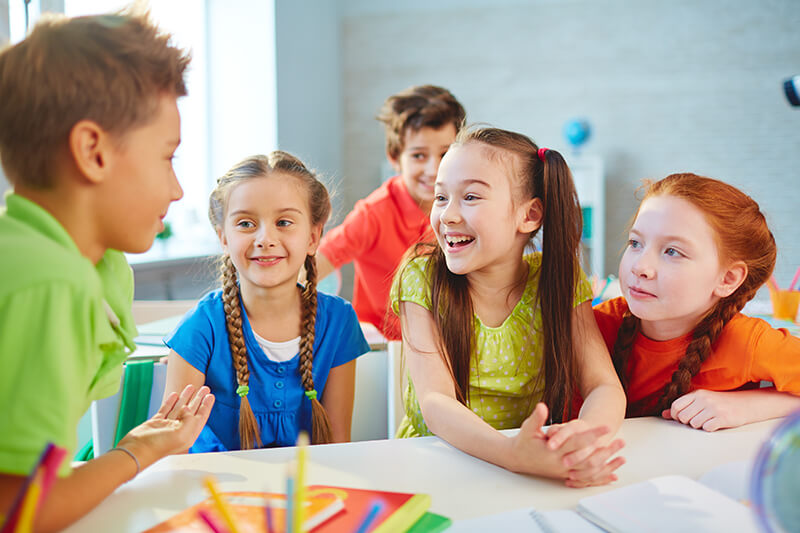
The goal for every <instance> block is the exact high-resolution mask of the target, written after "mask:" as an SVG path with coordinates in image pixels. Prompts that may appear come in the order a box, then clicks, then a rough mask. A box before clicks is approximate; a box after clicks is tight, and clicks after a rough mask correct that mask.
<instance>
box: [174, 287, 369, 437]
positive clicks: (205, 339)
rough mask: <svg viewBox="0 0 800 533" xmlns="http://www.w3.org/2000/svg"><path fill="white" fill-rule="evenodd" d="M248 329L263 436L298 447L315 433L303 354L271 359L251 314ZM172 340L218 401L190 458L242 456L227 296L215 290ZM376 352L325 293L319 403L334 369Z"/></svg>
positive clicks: (318, 340) (317, 343)
mask: <svg viewBox="0 0 800 533" xmlns="http://www.w3.org/2000/svg"><path fill="white" fill-rule="evenodd" d="M242 316H243V317H244V320H243V324H242V330H243V334H244V342H245V346H246V348H247V359H248V368H249V370H250V383H249V387H250V392H249V394H248V395H247V399H248V400H249V401H250V406H251V407H252V409H253V414H254V415H255V417H256V420H257V421H258V427H259V428H260V430H261V442H262V444H263V445H264V446H293V445H294V444H295V442H296V440H297V435H298V433H299V431H300V430H305V431H308V432H309V433H310V432H311V401H310V400H309V399H308V398H306V396H305V394H304V392H305V391H304V389H303V386H302V383H301V381H300V372H299V360H300V356H299V354H295V356H294V357H293V358H291V359H290V360H289V361H285V362H282V363H278V362H275V361H272V360H270V359H268V358H267V356H266V355H265V354H264V352H263V351H262V350H261V347H260V346H259V345H258V343H257V342H256V339H255V337H254V336H253V330H252V329H251V328H250V321H249V320H248V318H247V313H246V312H245V310H244V308H242ZM164 342H165V344H166V345H167V346H169V347H170V348H171V349H172V350H174V351H175V352H176V353H177V354H178V355H180V356H181V357H182V358H183V359H185V360H186V362H188V363H189V364H190V365H192V366H193V367H195V368H196V369H197V370H199V371H200V372H203V373H204V374H205V375H206V382H205V384H206V385H208V387H209V388H210V389H211V392H212V393H214V396H216V401H215V403H214V407H213V409H212V410H211V416H209V418H208V423H207V424H206V427H205V428H204V429H203V431H202V432H201V433H200V436H199V437H198V438H197V441H196V442H195V444H194V445H193V446H192V448H191V449H190V450H189V451H190V452H210V451H226V450H239V449H241V444H240V441H239V396H238V395H237V394H236V388H237V387H238V385H237V383H236V376H235V372H234V369H233V361H232V359H231V350H230V344H229V343H228V332H227V329H226V327H225V312H224V310H223V304H222V290H221V289H220V290H216V291H213V292H210V293H209V294H207V295H206V296H204V297H203V299H202V300H200V301H199V302H198V304H197V306H196V307H195V308H194V309H192V310H191V311H189V312H188V313H187V314H186V316H184V317H183V320H182V321H181V323H180V324H179V325H178V327H177V328H176V329H175V331H173V332H172V333H171V334H170V335H168V336H167V337H166V338H165V339H164ZM368 351H369V345H368V344H367V341H366V340H365V339H364V334H363V333H362V332H361V327H360V326H359V324H358V318H356V314H355V311H353V308H352V306H351V305H350V303H349V302H347V301H346V300H343V299H342V298H339V297H338V296H331V295H329V294H325V293H321V292H318V293H317V321H316V326H315V338H314V364H313V371H312V374H313V376H314V387H315V388H316V390H317V394H318V395H319V398H324V395H325V383H326V381H327V379H328V373H329V372H330V370H331V368H333V367H336V366H339V365H343V364H345V363H347V362H349V361H351V360H353V359H355V358H356V357H358V356H360V355H363V354H364V353H366V352H368Z"/></svg>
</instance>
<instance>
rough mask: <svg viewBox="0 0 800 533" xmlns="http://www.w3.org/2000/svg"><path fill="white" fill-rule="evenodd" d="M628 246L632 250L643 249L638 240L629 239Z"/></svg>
mask: <svg viewBox="0 0 800 533" xmlns="http://www.w3.org/2000/svg"><path fill="white" fill-rule="evenodd" d="M628 246H629V247H630V248H641V247H642V244H641V243H640V242H639V241H637V240H636V239H628Z"/></svg>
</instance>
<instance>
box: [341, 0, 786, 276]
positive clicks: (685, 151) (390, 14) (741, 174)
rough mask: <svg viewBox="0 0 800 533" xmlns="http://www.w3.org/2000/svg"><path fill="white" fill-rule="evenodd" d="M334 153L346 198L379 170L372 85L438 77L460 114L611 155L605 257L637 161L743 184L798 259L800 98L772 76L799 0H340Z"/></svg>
mask: <svg viewBox="0 0 800 533" xmlns="http://www.w3.org/2000/svg"><path fill="white" fill-rule="evenodd" d="M343 6H344V7H343V13H342V16H343V26H342V38H343V41H342V42H343V59H342V60H343V69H344V70H343V98H344V124H345V128H344V165H343V172H344V175H345V176H347V180H348V181H347V185H348V187H347V189H346V191H347V198H346V201H347V203H348V205H352V203H353V202H355V200H356V199H358V198H360V197H361V196H363V195H365V194H366V193H368V192H369V191H370V190H372V189H373V188H374V187H375V186H377V183H378V179H379V175H380V165H381V163H382V159H383V155H382V154H383V135H382V131H381V128H380V125H379V124H378V123H377V122H376V121H375V120H374V118H373V117H374V115H375V113H376V111H377V109H378V108H379V107H380V104H381V102H382V101H383V99H384V98H385V97H386V96H388V95H389V94H391V93H393V92H396V91H398V90H400V89H403V88H405V87H408V86H410V85H413V84H419V83H434V84H440V85H443V86H445V87H448V88H449V89H451V90H452V91H453V93H454V94H455V95H456V96H457V97H458V98H459V99H460V100H461V101H462V103H463V104H464V105H465V107H466V109H467V115H468V120H470V121H484V122H489V123H492V124H493V125H496V126H499V127H503V128H508V129H513V130H518V131H521V132H524V133H526V134H528V135H530V136H531V137H533V139H534V140H536V141H537V142H538V143H540V144H542V145H546V146H549V147H552V148H556V149H559V150H566V149H567V147H566V142H565V141H564V139H563V138H562V135H561V128H562V125H563V123H564V121H565V120H567V119H568V118H570V117H573V116H576V115H579V116H586V117H587V118H588V119H589V120H590V121H591V123H592V125H593V126H594V137H593V139H592V140H591V142H590V144H589V145H588V147H587V151H588V152H591V153H596V154H598V155H600V156H602V157H603V158H604V159H605V162H606V171H607V180H608V181H607V188H606V190H607V206H608V211H607V213H608V225H607V230H606V243H607V246H606V249H607V250H608V251H607V254H606V261H605V263H606V269H607V270H608V271H610V272H615V271H616V270H617V262H618V254H617V252H618V251H619V250H620V249H621V247H622V245H623V242H624V237H623V232H624V230H625V226H626V223H627V221H628V219H629V217H630V216H631V215H632V213H633V210H634V208H635V205H636V202H635V199H634V196H633V190H634V188H635V187H636V185H637V184H638V183H639V180H640V179H641V178H644V177H654V178H659V177H663V176H665V175H667V174H668V173H671V172H676V171H694V172H697V173H701V174H706V175H709V176H713V177H716V178H720V179H723V180H725V181H728V182H730V183H732V184H734V185H736V186H738V187H740V188H742V189H744V190H745V191H747V192H748V193H750V194H751V195H752V196H753V197H754V198H755V199H756V200H757V201H758V202H759V203H760V204H761V207H762V209H763V210H764V211H765V212H766V213H767V215H768V219H769V221H770V224H771V227H772V229H773V232H774V233H775V236H776V239H777V241H778V247H779V258H778V268H777V272H776V273H777V276H778V278H779V281H780V282H781V283H783V284H787V283H788V281H789V280H790V279H791V276H792V274H793V273H794V269H795V268H796V267H797V265H798V264H800V239H798V238H797V233H796V231H797V230H796V227H797V224H796V222H795V220H796V218H797V217H796V214H795V213H796V210H797V205H798V203H800V188H798V183H800V181H799V180H798V178H799V177H800V176H799V175H798V174H799V173H800V172H799V171H798V169H800V109H792V108H790V107H789V106H788V104H787V103H786V102H785V99H784V96H783V94H782V88H781V83H782V80H783V79H784V78H786V77H788V76H790V75H794V74H798V73H800V31H798V29H800V3H798V2H797V0H763V1H760V2H751V1H749V0H729V1H727V2H713V1H702V2H698V1H696V0H674V1H672V2H667V3H665V2H660V1H657V0H641V1H639V2H630V1H626V0H607V1H605V2H593V1H591V0H559V1H556V0H529V1H521V0H491V1H490V0H468V1H456V0H441V1H438V2H425V1H423V0H411V1H407V2H403V3H402V4H401V3H397V2H394V1H391V0H369V1H368V0H345V1H344V4H343Z"/></svg>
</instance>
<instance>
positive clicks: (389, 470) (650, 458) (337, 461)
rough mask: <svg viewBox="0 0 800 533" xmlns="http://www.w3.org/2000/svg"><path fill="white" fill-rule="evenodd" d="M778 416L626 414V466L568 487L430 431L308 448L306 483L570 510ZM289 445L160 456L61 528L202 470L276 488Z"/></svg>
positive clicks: (473, 505)
mask: <svg viewBox="0 0 800 533" xmlns="http://www.w3.org/2000/svg"><path fill="white" fill-rule="evenodd" d="M777 423H778V421H768V422H761V423H758V424H751V425H749V426H744V427H741V428H736V429H730V430H723V431H718V432H716V433H706V432H703V431H699V430H696V429H692V428H690V427H686V426H683V425H681V424H678V423H677V422H672V421H666V420H660V419H657V418H639V419H631V420H626V421H625V422H624V423H623V426H622V428H621V429H620V431H619V436H620V437H622V438H623V439H624V440H625V442H626V443H627V444H626V447H625V448H624V449H623V456H624V457H625V459H626V460H627V463H626V464H625V465H624V466H622V467H621V468H620V469H619V470H618V474H619V478H620V479H619V481H617V482H616V483H613V484H611V485H608V486H606V487H594V488H589V489H569V488H566V487H564V486H563V485H562V484H561V483H559V482H556V481H551V480H546V479H540V478H536V477H532V476H525V475H519V474H513V473H511V472H508V471H506V470H503V469H501V468H498V467H496V466H494V465H491V464H489V463H486V462H483V461H480V460H478V459H475V458H473V457H471V456H469V455H466V454H464V453H462V452H460V451H459V450H456V449H455V448H453V447H452V446H450V445H448V444H447V443H445V442H444V441H442V440H440V439H438V438H436V437H423V438H417V439H400V440H384V441H369V442H356V443H350V444H331V445H325V446H315V447H312V448H311V449H310V450H309V461H310V462H309V467H308V478H309V483H310V484H324V485H340V486H348V487H356V488H374V489H383V490H391V491H398V492H424V493H428V494H430V495H431V497H432V505H431V508H430V510H431V511H433V512H436V513H440V514H443V515H445V516H448V517H450V518H452V519H453V520H458V519H465V518H473V517H477V516H482V515H487V514H493V513H499V512H503V511H509V510H512V509H519V508H522V507H531V506H534V507H537V508H539V509H541V510H548V509H559V508H571V507H573V506H574V505H575V504H576V503H577V501H578V499H580V498H583V497H584V496H588V495H591V494H596V493H599V492H603V491H606V490H609V489H612V488H616V487H621V486H623V485H628V484H631V483H636V482H639V481H643V480H645V479H649V478H651V477H654V476H658V475H664V474H670V473H673V474H684V475H688V476H689V477H692V478H695V479H697V478H699V477H700V476H702V475H703V474H704V473H706V472H707V471H708V470H710V469H711V468H713V467H715V466H718V465H721V464H724V463H727V462H730V461H741V460H748V459H752V458H753V457H754V456H755V453H756V452H757V450H758V448H759V446H760V444H761V442H762V441H764V440H765V439H766V437H767V436H768V434H769V432H770V431H771V429H772V428H773V427H774V426H775V425H776V424H777ZM294 456H295V449H294V448H275V449H269V450H254V451H247V452H227V453H215V454H195V455H179V456H171V457H167V458H165V459H163V460H161V461H159V462H158V463H156V464H155V465H153V466H152V467H150V468H148V469H147V470H145V471H144V472H142V473H141V474H140V475H139V476H138V477H137V478H136V479H134V480H133V481H131V482H130V483H128V484H126V485H124V486H122V487H120V488H119V489H118V490H117V491H116V492H115V493H114V494H112V495H111V496H110V497H109V498H108V499H106V500H105V501H104V502H103V503H102V504H101V505H100V506H99V507H98V508H97V509H95V510H94V511H92V512H91V513H90V514H89V515H87V516H86V517H84V518H83V519H82V520H81V521H79V522H78V523H76V524H75V525H74V526H73V527H72V528H70V529H68V530H67V531H69V532H72V533H75V532H82V531H87V532H88V531H92V532H95V531H109V530H112V529H113V530H114V531H142V530H144V529H147V528H149V527H151V526H153V525H155V524H157V523H158V522H160V521H162V520H164V519H166V518H168V517H169V516H171V515H173V514H175V513H177V512H178V511H181V510H182V509H184V508H186V507H188V506H189V505H192V504H194V503H196V502H198V501H200V500H202V499H204V498H205V497H206V495H205V491H204V489H203V486H202V480H203V478H204V477H205V476H207V475H209V474H211V475H213V476H215V477H216V478H217V479H218V481H219V485H220V488H221V489H222V490H224V491H233V490H272V491H282V488H283V486H284V479H285V474H286V465H287V463H288V461H289V460H291V459H292V458H294Z"/></svg>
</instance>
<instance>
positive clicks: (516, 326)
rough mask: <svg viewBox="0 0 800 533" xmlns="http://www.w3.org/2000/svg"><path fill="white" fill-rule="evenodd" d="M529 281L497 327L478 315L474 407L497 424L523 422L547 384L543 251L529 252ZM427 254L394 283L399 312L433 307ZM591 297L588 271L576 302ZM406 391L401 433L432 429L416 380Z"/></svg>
mask: <svg viewBox="0 0 800 533" xmlns="http://www.w3.org/2000/svg"><path fill="white" fill-rule="evenodd" d="M525 261H526V262H527V263H528V281H527V283H526V285H525V291H524V292H523V293H522V298H520V300H519V302H517V305H516V306H515V307H514V309H513V310H512V311H511V314H510V315H509V316H508V318H506V320H505V321H504V322H503V323H502V324H501V325H500V326H498V327H496V328H491V327H488V326H485V325H484V324H483V323H482V322H481V319H480V318H478V316H477V315H474V317H473V325H474V328H475V337H474V339H475V346H474V349H473V354H472V358H473V361H474V360H477V361H478V365H477V367H476V365H471V366H470V373H469V407H470V409H472V411H473V412H474V413H475V414H477V415H478V416H480V417H481V418H482V419H483V420H484V421H486V422H487V423H488V424H489V425H490V426H492V427H494V428H495V429H510V428H518V427H520V426H521V425H522V422H523V421H525V419H526V418H527V417H528V416H529V415H530V413H531V409H532V408H533V407H534V406H535V405H536V402H537V401H538V400H540V399H541V397H542V392H543V388H544V382H543V380H539V379H538V377H539V372H540V369H541V366H542V337H541V333H540V332H541V330H542V312H541V307H540V306H539V305H537V304H536V289H537V287H538V285H539V267H540V266H541V261H542V255H541V253H534V254H530V255H526V256H525ZM427 264H428V258H427V257H425V256H423V257H418V258H415V259H412V260H411V261H410V262H409V263H408V264H407V265H405V267H403V268H401V270H400V274H399V275H398V276H396V277H395V280H394V283H393V285H392V292H391V295H390V297H391V301H392V309H393V310H394V311H395V313H397V312H398V309H399V303H400V302H401V301H403V302H413V303H416V304H419V305H421V306H422V307H424V308H425V309H428V310H429V311H430V309H431V297H430V275H429V274H428V272H426V270H427V268H426V267H427ZM591 298H592V291H591V287H590V286H589V282H588V281H587V280H586V275H585V274H584V273H583V271H581V272H580V280H579V282H578V284H577V286H576V287H575V300H574V305H576V306H577V305H578V304H580V303H582V302H585V301H586V300H589V299H591ZM407 382H408V384H407V386H406V389H405V391H404V394H403V403H404V406H405V412H406V414H405V417H404V418H403V421H402V422H401V424H400V427H399V428H398V430H397V436H398V437H419V436H422V435H432V433H431V432H430V430H429V429H428V426H427V425H425V420H424V419H423V417H422V412H421V411H420V408H419V404H418V403H417V397H416V394H415V393H414V386H413V384H412V383H411V380H410V379H408V380H407Z"/></svg>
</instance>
